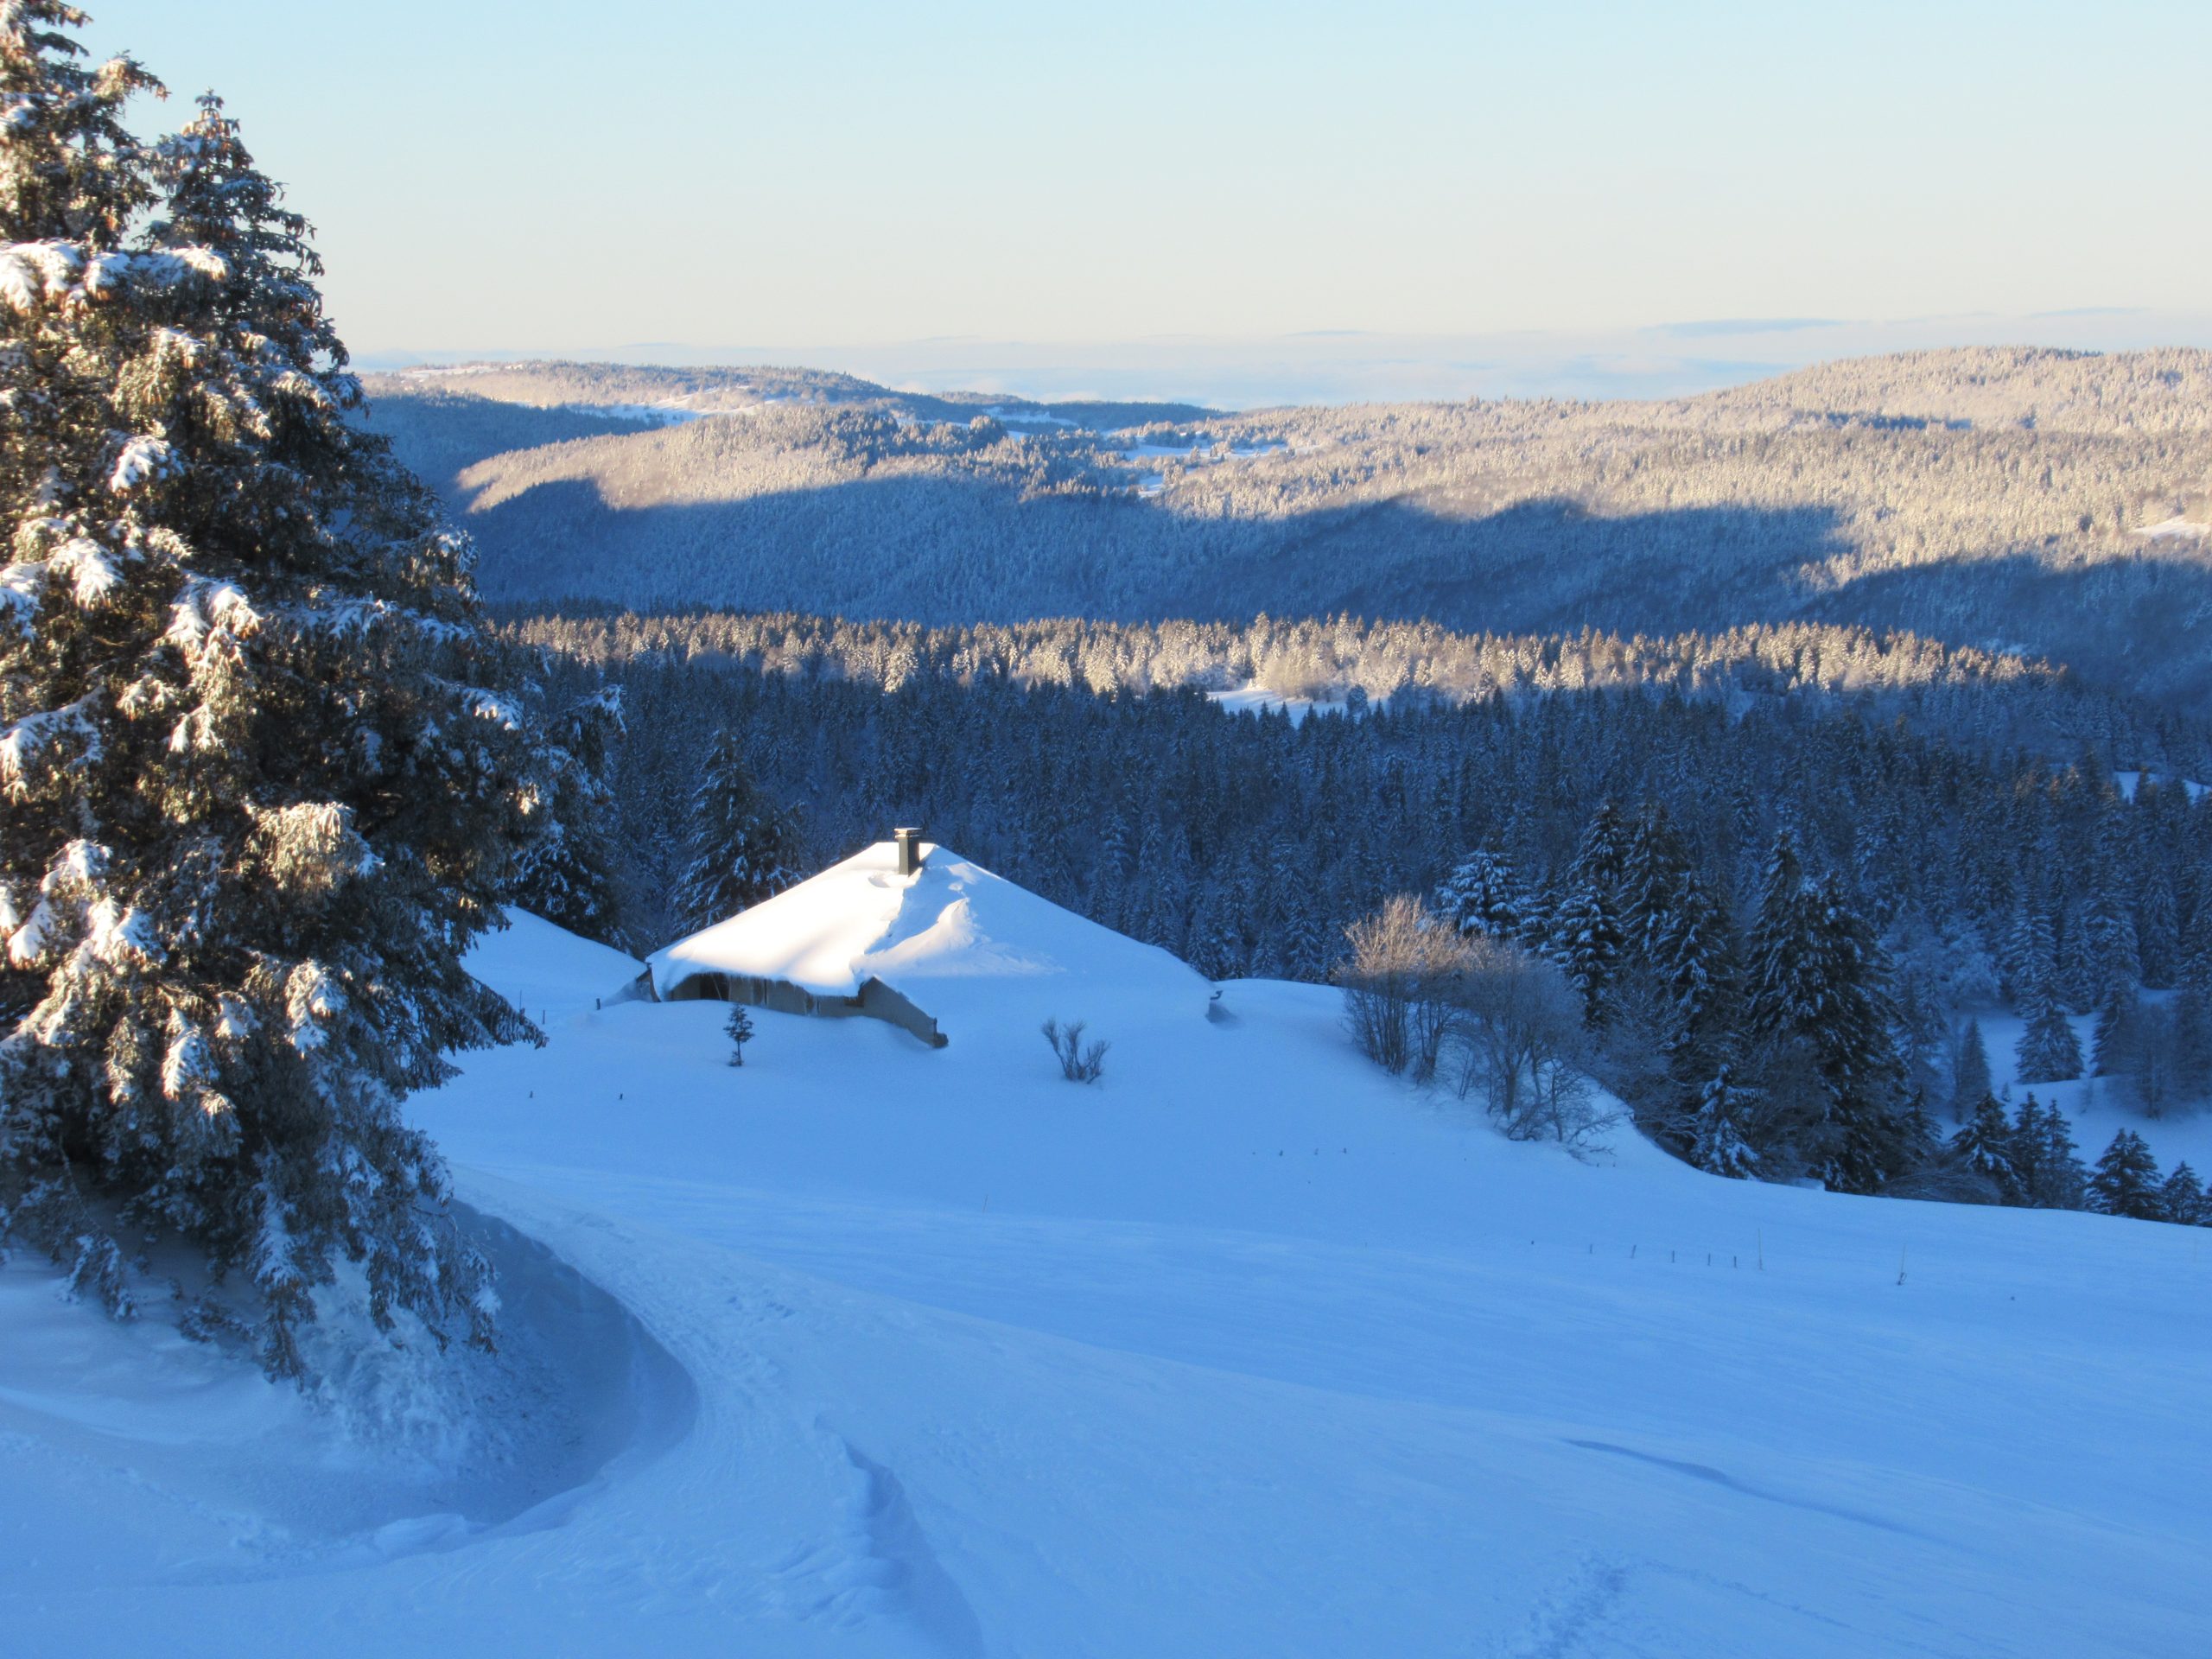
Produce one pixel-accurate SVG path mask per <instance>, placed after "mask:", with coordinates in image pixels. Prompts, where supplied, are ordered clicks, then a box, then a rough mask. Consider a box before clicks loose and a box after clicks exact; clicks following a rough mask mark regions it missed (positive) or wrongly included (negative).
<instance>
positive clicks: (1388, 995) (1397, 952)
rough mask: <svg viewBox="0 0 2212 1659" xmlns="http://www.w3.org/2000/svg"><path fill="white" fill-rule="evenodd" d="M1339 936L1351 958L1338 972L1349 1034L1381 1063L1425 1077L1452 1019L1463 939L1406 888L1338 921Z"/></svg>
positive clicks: (1430, 1074)
mask: <svg viewBox="0 0 2212 1659" xmlns="http://www.w3.org/2000/svg"><path fill="white" fill-rule="evenodd" d="M1344 938H1345V941H1346V942H1347V943H1348V944H1350V945H1351V960H1350V961H1348V962H1347V963H1344V966H1343V967H1342V968H1340V969H1338V980H1339V982H1341V983H1342V984H1343V986H1344V1023H1345V1025H1346V1027H1348V1028H1349V1029H1350V1031H1351V1037H1352V1040H1353V1041H1354V1042H1355V1043H1357V1044H1358V1045H1359V1049H1360V1052H1362V1053H1363V1054H1365V1055H1366V1056H1367V1057H1368V1058H1370V1059H1371V1060H1373V1061H1374V1062H1375V1063H1376V1065H1379V1066H1381V1067H1382V1068H1383V1070H1384V1071H1389V1072H1393V1073H1404V1074H1407V1075H1409V1076H1411V1077H1414V1079H1415V1080H1416V1081H1421V1082H1426V1081H1427V1079H1428V1078H1430V1077H1433V1076H1434V1075H1435V1072H1436V1064H1437V1060H1438V1058H1439V1057H1440V1054H1441V1053H1442V1052H1443V1048H1444V1039H1445V1036H1446V1033H1447V1032H1448V1031H1449V1029H1450V1027H1451V1025H1452V1012H1453V985H1454V982H1456V980H1457V979H1458V977H1459V975H1460V973H1461V971H1462V970H1463V969H1464V968H1465V965H1466V963H1467V960H1468V949H1467V944H1466V942H1465V940H1463V939H1462V938H1460V937H1459V935H1458V934H1457V933H1456V932H1454V931H1452V929H1451V928H1450V927H1449V926H1447V925H1446V924H1445V923H1444V922H1443V920H1442V919H1441V918H1438V917H1436V916H1434V915H1432V914H1431V913H1430V912H1428V911H1427V909H1426V908H1425V907H1424V906H1422V905H1421V901H1420V900H1419V899H1414V898H1412V897H1409V896H1408V895H1405V894H1401V895H1400V896H1399V897H1397V898H1395V899H1390V900H1389V902H1388V903H1386V904H1385V905H1384V906H1383V908H1382V909H1380V910H1378V911H1376V912H1375V913H1374V914H1373V915H1372V916H1363V917H1362V918H1360V919H1359V920H1357V921H1356V922H1354V923H1353V924H1352V925H1351V926H1349V927H1347V928H1346V929H1344Z"/></svg>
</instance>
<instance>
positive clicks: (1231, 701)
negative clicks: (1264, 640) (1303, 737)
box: [1206, 685, 1346, 726]
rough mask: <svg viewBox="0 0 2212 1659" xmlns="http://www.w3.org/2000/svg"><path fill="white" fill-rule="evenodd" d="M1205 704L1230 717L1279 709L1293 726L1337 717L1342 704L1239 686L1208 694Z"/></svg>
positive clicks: (1340, 712)
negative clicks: (1321, 716)
mask: <svg viewBox="0 0 2212 1659" xmlns="http://www.w3.org/2000/svg"><path fill="white" fill-rule="evenodd" d="M1206 700H1207V701H1208V702H1215V703H1218V704H1220V705H1221V707H1222V708H1224V709H1227V710H1228V711H1229V712H1230V714H1232V715H1263V714H1266V713H1268V711H1269V710H1271V709H1281V710H1282V712H1283V713H1284V714H1286V715H1288V716H1289V717H1290V723H1291V724H1292V725H1294V726H1296V725H1298V724H1300V722H1301V721H1304V720H1305V718H1306V715H1312V714H1324V715H1340V714H1342V713H1344V709H1345V706H1346V705H1345V703H1344V701H1343V699H1342V698H1328V697H1304V696H1284V695H1282V694H1281V693H1280V692H1275V691H1270V690H1268V688H1267V687H1266V686H1264V685H1240V686H1238V687H1237V688H1236V690H1233V691H1209V692H1207V693H1206Z"/></svg>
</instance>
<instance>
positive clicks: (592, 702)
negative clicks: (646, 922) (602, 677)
mask: <svg viewBox="0 0 2212 1659" xmlns="http://www.w3.org/2000/svg"><path fill="white" fill-rule="evenodd" d="M549 724H550V730H549V731H548V732H547V733H546V734H545V735H546V741H545V744H544V746H543V749H542V751H541V752H540V759H539V766H540V769H541V772H542V776H543V782H542V784H541V786H540V787H541V789H542V791H543V794H544V796H545V805H544V810H545V811H546V814H547V816H546V821H545V824H544V826H543V829H542V830H541V832H540V833H539V834H538V835H537V836H535V837H534V838H533V839H532V840H531V842H530V844H529V846H528V847H526V848H525V849H524V851H523V854H522V856H521V858H520V860H519V861H518V865H517V868H516V871H515V878H514V882H513V887H512V893H513V898H514V902H515V903H517V904H518V905H520V906H522V907H523V908H524V910H527V911H530V912H532V913H533V914H535V915H538V916H543V918H545V919H546V920H547V921H549V922H552V923H555V924H556V925H559V926H562V927H564V928H566V929H568V930H569V932H571V933H581V934H582V935H583V936H584V937H585V938H588V939H598V940H601V942H603V943H605V944H622V943H624V942H625V941H624V940H623V939H622V938H620V934H621V931H622V927H621V916H620V912H621V904H620V895H619V893H618V892H617V889H616V882H615V874H614V873H615V869H616V867H617V865H618V864H619V862H620V860H619V858H618V857H617V855H616V854H615V850H614V841H615V828H614V794H613V790H612V788H610V787H609V785H608V774H609V772H610V771H611V770H612V768H613V760H614V748H615V745H616V743H617V742H618V741H620V738H621V735H622V688H621V687H620V686H619V685H610V686H607V687H604V688H602V689H601V690H597V691H594V692H592V693H591V694H590V695H588V696H584V697H581V698H579V699H577V700H576V702H575V703H573V704H572V705H570V706H569V708H568V709H565V710H563V712H562V713H561V714H560V715H558V716H556V717H555V718H554V719H552V720H551V721H550V722H549Z"/></svg>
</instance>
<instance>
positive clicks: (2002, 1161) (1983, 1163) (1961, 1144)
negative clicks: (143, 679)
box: [1951, 1095, 2024, 1204]
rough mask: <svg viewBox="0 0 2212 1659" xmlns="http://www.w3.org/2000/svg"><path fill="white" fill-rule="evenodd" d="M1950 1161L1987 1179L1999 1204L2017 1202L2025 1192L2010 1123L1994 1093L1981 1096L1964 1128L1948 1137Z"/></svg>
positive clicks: (1974, 1174)
mask: <svg viewBox="0 0 2212 1659" xmlns="http://www.w3.org/2000/svg"><path fill="white" fill-rule="evenodd" d="M1951 1158H1952V1160H1953V1161H1954V1162H1955V1164H1956V1165H1957V1166H1958V1167H1960V1168H1961V1169H1963V1170H1965V1171H1966V1172H1967V1173H1968V1174H1970V1175H1973V1176H1974V1177H1975V1178H1976V1179H1979V1180H1980V1181H1984V1182H1986V1183H1987V1184H1988V1186H1989V1192H1990V1196H1991V1198H1992V1199H1993V1201H1994V1202H1996V1203H1998V1204H2018V1203H2020V1202H2021V1201H2022V1198H2023V1196H2024V1193H2023V1190H2022V1183H2021V1177H2020V1171H2019V1169H2018V1164H2017V1160H2016V1151H2015V1147H2014V1146H2013V1137H2012V1125H2011V1124H2010V1123H2008V1122H2005V1109H2004V1108H2003V1107H2002V1106H2000V1105H1999V1104H1998V1103H1997V1097H1996V1096H1994V1095H1984V1096H1982V1097H1981V1100H1980V1103H1979V1104H1978V1105H1977V1106H1975V1108H1974V1116H1972V1117H1970V1118H1968V1119H1967V1122H1966V1127H1965V1128H1961V1130H1960V1131H1959V1132H1958V1133H1957V1134H1956V1135H1953V1136H1952V1137H1951Z"/></svg>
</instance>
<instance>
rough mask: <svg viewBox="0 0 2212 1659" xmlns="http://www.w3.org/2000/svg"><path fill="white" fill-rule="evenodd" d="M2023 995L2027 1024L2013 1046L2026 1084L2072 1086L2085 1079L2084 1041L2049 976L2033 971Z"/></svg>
mask: <svg viewBox="0 0 2212 1659" xmlns="http://www.w3.org/2000/svg"><path fill="white" fill-rule="evenodd" d="M2030 975H2031V976H2030V977H2029V979H2028V981H2027V983H2026V986H2025V988H2024V989H2023V991H2022V993H2021V1001H2020V1011H2021V1013H2022V1014H2023V1015H2024V1017H2025V1020H2026V1023H2025V1024H2024V1025H2023V1026H2022V1027H2021V1028H2020V1040H2019V1041H2018V1043H2017V1044H2015V1045H2014V1046H2013V1058H2014V1061H2015V1065H2014V1068H2013V1070H2014V1072H2015V1075H2017V1076H2018V1077H2019V1079H2020V1081H2021V1082H2022V1083H2071V1082H2072V1081H2073V1080H2074V1079H2075V1078H2076V1077H2080V1076H2081V1075H2082V1039H2080V1038H2079V1037H2077V1036H2075V1034H2074V1027H2073V1025H2072V1023H2071V1022H2070V1021H2069V1020H2068V1019H2067V1017H2066V1010H2065V1009H2064V1008H2063V1007H2060V1006H2059V1003H2058V998H2057V995H2056V994H2055V993H2054V992H2053V991H2052V989H2051V986H2050V976H2048V975H2045V974H2043V973H2038V972H2035V971H2033V970H2032V969H2031V970H2030Z"/></svg>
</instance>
